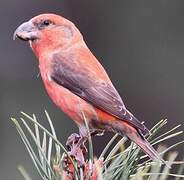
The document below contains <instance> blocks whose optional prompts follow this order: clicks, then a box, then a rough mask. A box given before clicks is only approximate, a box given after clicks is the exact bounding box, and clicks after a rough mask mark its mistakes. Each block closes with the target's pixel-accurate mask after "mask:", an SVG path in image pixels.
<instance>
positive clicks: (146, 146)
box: [116, 122, 170, 168]
mask: <svg viewBox="0 0 184 180" xmlns="http://www.w3.org/2000/svg"><path fill="white" fill-rule="evenodd" d="M117 124H118V126H116V128H117V129H118V132H121V133H122V134H126V135H127V136H128V138H130V139H131V140H132V141H133V142H135V143H136V144H137V145H138V146H139V147H140V148H141V149H142V150H143V151H144V152H145V153H146V154H147V155H148V156H149V157H150V158H151V159H152V160H157V161H160V162H162V163H164V164H165V165H166V166H168V167H169V168H170V165H169V164H168V163H167V162H166V161H164V160H163V159H162V158H161V157H160V156H159V154H158V152H157V151H156V150H155V149H154V148H153V147H152V145H151V144H150V143H149V142H148V141H147V140H146V139H145V138H144V136H143V135H142V133H141V132H140V131H139V130H137V129H136V128H134V127H132V126H131V125H129V124H127V123H125V122H121V125H120V124H119V123H117ZM117 124H116V125H117Z"/></svg>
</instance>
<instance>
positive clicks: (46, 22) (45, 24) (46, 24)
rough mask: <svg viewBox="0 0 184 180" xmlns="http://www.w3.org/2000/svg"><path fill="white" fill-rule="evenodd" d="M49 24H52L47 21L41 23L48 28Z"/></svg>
mask: <svg viewBox="0 0 184 180" xmlns="http://www.w3.org/2000/svg"><path fill="white" fill-rule="evenodd" d="M50 24H52V22H51V21H50V20H48V19H47V20H44V21H43V26H49V25H50Z"/></svg>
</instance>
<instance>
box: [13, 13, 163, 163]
mask: <svg viewBox="0 0 184 180" xmlns="http://www.w3.org/2000/svg"><path fill="white" fill-rule="evenodd" d="M13 36H14V39H16V38H19V39H21V40H23V41H28V42H29V44H30V47H31V49H32V50H33V52H34V54H35V55H36V58H37V59H38V64H39V69H40V74H41V78H42V80H43V83H44V86H45V88H46V91H47V93H48V95H49V96H50V98H51V99H52V101H53V102H54V103H55V104H56V106H58V107H59V108H60V109H61V110H62V111H63V112H65V113H66V114H67V115H68V116H69V117H70V118H71V119H72V120H74V122H75V123H76V124H77V126H78V127H79V132H80V138H81V139H82V138H83V139H85V137H87V128H86V122H87V124H88V127H89V129H90V132H91V133H92V132H98V131H101V130H102V131H103V130H107V131H113V132H116V133H119V134H120V135H122V136H124V135H125V136H127V137H128V138H129V139H130V140H131V141H133V142H134V143H136V144H137V145H138V146H139V147H140V148H141V149H142V150H143V151H144V152H145V154H147V155H148V156H149V157H150V158H151V159H152V160H158V161H160V162H161V161H162V162H163V163H165V161H164V160H163V159H162V158H161V157H160V156H159V154H158V152H157V151H156V150H155V149H154V148H153V147H152V145H151V144H150V143H149V142H148V140H147V139H146V138H145V135H147V134H149V130H148V128H147V127H146V126H145V125H144V124H143V123H142V122H140V121H139V120H138V119H137V118H136V117H135V116H134V115H133V114H132V113H131V112H130V111H129V110H128V109H127V108H126V106H125V104H124V103H123V100H122V98H121V97H120V95H119V93H118V91H117V90H116V89H115V87H114V85H113V83H112V82H111V80H110V78H109V76H108V74H107V72H106V71H105V69H104V68H103V66H102V65H101V64H100V62H99V61H98V60H97V58H96V57H95V56H94V55H93V53H92V52H91V51H90V49H89V48H88V46H87V45H86V43H85V41H84V39H83V36H82V34H81V33H80V31H79V30H78V28H77V27H76V26H75V25H74V23H72V22H71V21H69V20H68V19H66V18H64V17H62V16H60V15H56V14H52V13H46V14H40V15H38V16H35V17H33V18H31V19H30V20H28V21H26V22H24V23H22V24H21V25H20V26H19V27H18V28H17V29H16V30H15V32H14V35H13ZM78 138H79V137H78ZM70 140H71V138H70ZM81 142H83V141H81Z"/></svg>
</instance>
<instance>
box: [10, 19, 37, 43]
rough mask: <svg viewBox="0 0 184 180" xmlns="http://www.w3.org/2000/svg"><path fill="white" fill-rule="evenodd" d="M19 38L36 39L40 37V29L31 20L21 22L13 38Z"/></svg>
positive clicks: (25, 39)
mask: <svg viewBox="0 0 184 180" xmlns="http://www.w3.org/2000/svg"><path fill="white" fill-rule="evenodd" d="M16 38H19V39H21V40H23V41H34V40H36V39H38V29H37V28H36V27H35V26H34V24H33V23H32V22H31V21H28V22H25V23H23V24H21V25H20V26H19V27H18V28H17V29H16V30H15V32H14V34H13V40H15V39H16Z"/></svg>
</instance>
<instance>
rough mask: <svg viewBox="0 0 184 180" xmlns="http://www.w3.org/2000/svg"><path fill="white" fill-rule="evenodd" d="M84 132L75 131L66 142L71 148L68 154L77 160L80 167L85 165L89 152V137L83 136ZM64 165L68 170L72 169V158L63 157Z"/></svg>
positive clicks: (68, 147)
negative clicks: (86, 144)
mask: <svg viewBox="0 0 184 180" xmlns="http://www.w3.org/2000/svg"><path fill="white" fill-rule="evenodd" d="M83 135H84V134H81V133H80V135H79V134H77V133H73V134H71V135H70V136H69V137H68V140H67V142H66V146H67V149H68V150H69V152H68V154H69V155H70V156H71V158H73V159H74V160H75V161H77V165H78V166H79V167H83V166H84V165H85V158H84V156H85V155H86V153H87V148H86V146H85V142H86V141H87V137H85V136H83ZM63 165H64V167H65V169H67V171H70V167H71V166H70V165H71V162H70V159H69V158H68V156H66V157H65V158H64V159H63Z"/></svg>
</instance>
